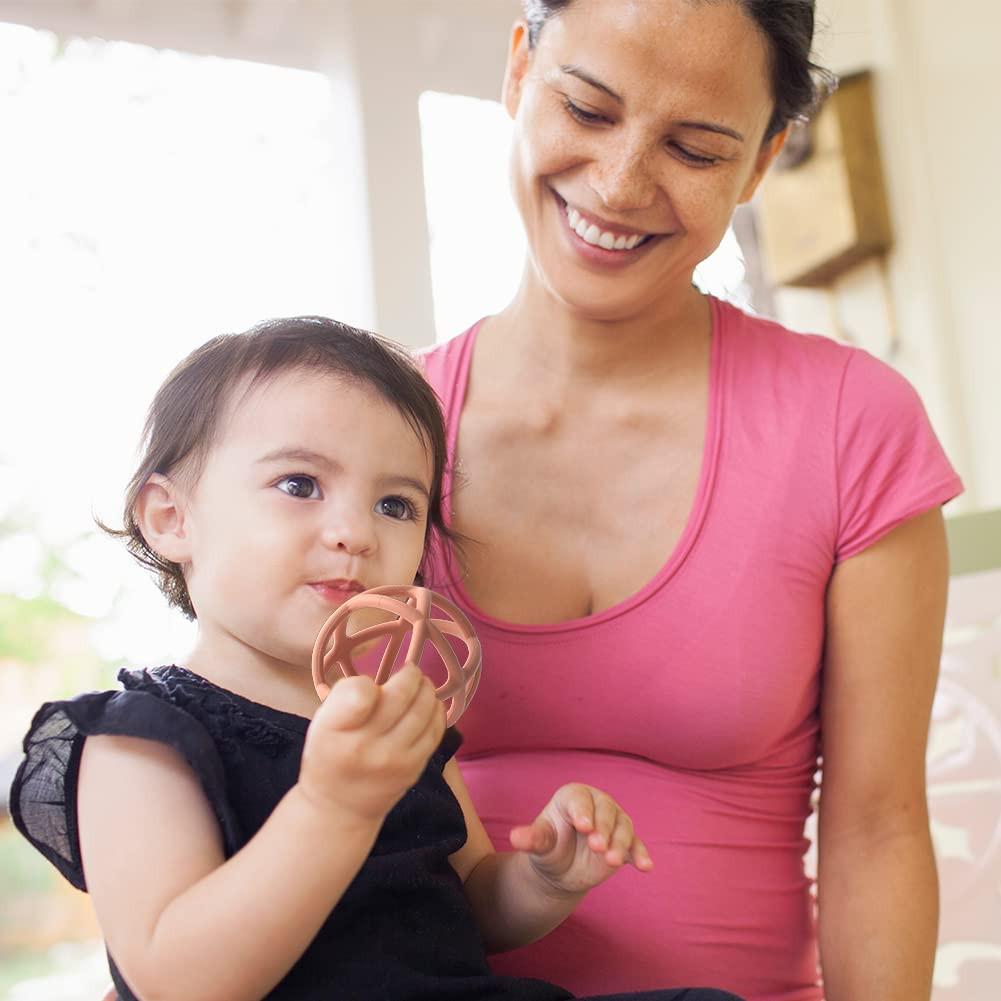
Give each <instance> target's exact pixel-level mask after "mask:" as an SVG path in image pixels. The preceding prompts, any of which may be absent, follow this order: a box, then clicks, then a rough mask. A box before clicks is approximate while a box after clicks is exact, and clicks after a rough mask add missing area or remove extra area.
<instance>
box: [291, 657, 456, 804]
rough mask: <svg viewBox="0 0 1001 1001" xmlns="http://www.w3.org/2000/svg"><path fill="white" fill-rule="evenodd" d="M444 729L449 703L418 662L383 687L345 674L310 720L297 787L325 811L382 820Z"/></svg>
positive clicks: (411, 782) (422, 765) (423, 764)
mask: <svg viewBox="0 0 1001 1001" xmlns="http://www.w3.org/2000/svg"><path fill="white" fill-rule="evenodd" d="M444 732H445V710H444V707H443V706H442V704H441V703H440V702H439V701H438V698H437V697H436V696H435V692H434V687H433V686H432V684H431V682H430V681H429V680H428V678H426V677H425V676H424V674H423V673H422V672H421V670H420V669H419V668H418V667H416V666H415V665H413V664H407V665H405V666H404V667H402V668H401V669H400V670H399V671H397V672H396V673H395V674H394V675H393V676H392V677H391V678H390V679H389V680H388V681H387V682H386V683H385V684H384V685H381V686H380V685H376V684H375V683H374V682H373V681H372V679H371V678H368V677H365V676H358V677H352V678H342V679H341V680H340V681H338V682H337V683H336V684H335V685H334V687H333V689H332V690H331V692H330V694H329V695H328V696H327V698H326V699H325V700H324V703H323V705H322V706H320V708H319V709H318V710H317V713H316V715H315V716H314V717H313V721H312V723H310V726H309V731H308V733H307V734H306V744H305V748H304V750H303V755H302V768H301V770H300V773H299V787H300V789H301V791H302V792H303V794H304V795H305V796H306V797H307V798H308V799H309V800H310V801H311V802H312V803H313V804H314V805H319V806H320V808H321V809H323V810H325V811H326V810H329V811H337V812H338V813H340V814H341V815H342V816H343V815H345V814H346V815H348V816H351V815H354V816H355V817H356V818H357V819H358V820H360V821H362V822H364V823H372V822H381V820H382V819H383V818H384V817H385V815H386V814H387V813H388V812H389V811H390V810H391V809H392V808H393V806H394V805H395V803H396V802H397V800H399V799H400V797H401V796H402V795H403V794H404V793H405V792H406V791H407V790H408V789H409V788H410V787H411V786H412V785H414V783H415V782H416V781H417V780H418V778H420V775H421V772H423V771H424V768H425V767H426V766H427V762H428V759H429V758H430V757H431V755H432V753H434V750H435V748H436V747H437V746H438V745H439V744H440V743H441V739H442V736H443V734H444Z"/></svg>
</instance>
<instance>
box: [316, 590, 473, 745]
mask: <svg viewBox="0 0 1001 1001" xmlns="http://www.w3.org/2000/svg"><path fill="white" fill-rule="evenodd" d="M362 608H378V609H381V610H382V611H384V612H389V613H391V614H392V615H394V616H395V618H393V619H391V620H390V621H388V622H379V623H376V624H375V625H373V626H366V627H365V628H363V629H359V630H358V632H356V633H352V634H350V635H349V634H348V631H347V630H348V619H349V618H350V616H351V613H352V612H355V611H358V610H359V609H362ZM434 608H440V609H441V610H442V611H444V612H445V613H447V614H448V615H449V616H451V618H437V617H433V616H432V615H431V612H432V609H434ZM408 630H410V631H412V635H411V637H410V646H409V647H408V648H407V655H406V657H405V658H404V662H413V663H414V664H419V663H420V658H421V652H422V651H423V649H424V644H425V643H426V642H427V641H428V640H430V641H431V644H432V646H433V647H434V648H435V650H437V651H438V655H439V656H440V657H441V659H442V661H443V662H444V665H445V670H446V672H447V675H448V676H447V678H446V680H445V681H444V683H443V684H441V685H439V686H438V687H437V688H436V689H435V694H436V695H437V696H438V698H439V699H441V701H442V702H446V701H448V702H449V703H450V704H449V707H448V712H447V713H446V715H445V722H446V724H447V725H448V726H451V725H452V724H453V723H455V722H456V721H457V720H458V718H459V717H460V716H461V715H462V714H463V712H465V709H466V707H467V706H468V705H469V703H470V702H471V701H472V698H473V694H474V693H475V691H476V686H477V684H478V683H479V680H480V667H481V665H482V663H483V653H482V651H481V649H480V641H479V639H477V637H476V633H475V632H474V631H473V627H472V626H471V625H470V624H469V619H467V618H466V616H465V615H463V613H462V612H461V611H460V610H459V609H458V608H456V607H455V605H453V604H452V602H450V601H449V600H448V599H447V598H443V597H442V596H441V595H440V594H435V592H434V591H429V590H428V589H427V588H426V587H416V586H414V587H408V586H406V585H397V584H389V585H387V586H385V587H373V588H370V589H369V590H368V591H362V592H361V594H356V595H355V596H354V597H353V598H349V599H348V600H347V601H345V602H344V604H343V605H341V607H340V608H338V609H337V611H335V612H334V614H333V615H331V616H330V618H329V619H327V621H326V622H325V623H324V624H323V628H322V629H321V630H320V632H319V634H318V635H317V637H316V643H315V644H314V646H313V684H314V686H315V687H316V694H317V695H319V696H320V698H321V699H325V698H326V697H327V696H328V695H329V694H330V685H329V684H328V683H327V673H328V671H329V670H330V668H331V667H332V666H333V665H334V664H336V665H337V667H339V668H340V671H341V674H342V675H343V676H344V677H345V678H350V677H352V676H353V675H357V674H358V670H357V669H356V668H355V665H354V661H353V659H352V651H353V650H354V649H355V648H356V647H358V646H361V645H362V644H365V643H371V642H372V641H373V640H376V639H379V638H380V637H382V636H389V643H388V645H387V646H386V649H385V651H384V652H383V655H382V660H381V661H380V662H379V669H378V670H377V671H376V673H375V676H374V681H375V683H376V684H377V685H381V684H383V682H385V681H386V680H387V679H388V678H389V676H390V675H391V674H392V673H393V668H394V666H395V664H396V657H397V654H398V653H399V651H400V647H401V646H402V645H403V639H404V637H405V636H406V634H407V632H408ZM446 636H456V637H458V638H459V639H460V640H462V642H463V643H464V644H465V645H466V651H467V652H466V660H465V662H464V663H463V664H461V665H460V664H459V658H458V657H457V656H456V654H455V650H454V649H453V648H452V646H451V644H450V643H449V642H448V640H447V639H446V638H445V637H446ZM328 646H329V649H328Z"/></svg>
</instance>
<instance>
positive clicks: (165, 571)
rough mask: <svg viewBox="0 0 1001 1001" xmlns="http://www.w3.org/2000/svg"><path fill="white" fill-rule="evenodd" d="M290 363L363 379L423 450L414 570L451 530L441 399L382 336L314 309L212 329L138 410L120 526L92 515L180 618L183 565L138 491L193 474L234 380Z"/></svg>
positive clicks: (255, 379) (184, 596) (260, 377)
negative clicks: (150, 528)
mask: <svg viewBox="0 0 1001 1001" xmlns="http://www.w3.org/2000/svg"><path fill="white" fill-rule="evenodd" d="M290 370H306V371H309V372H320V373H326V374H329V375H334V376H337V377H338V378H341V379H344V380H346V381H348V382H350V383H353V384H355V385H359V386H366V387H368V388H370V389H373V390H375V392H376V393H377V394H378V395H379V396H381V397H382V398H383V399H384V400H386V401H387V402H388V403H391V404H392V405H393V406H394V407H395V408H396V409H397V410H398V411H399V413H400V414H401V415H402V416H403V417H404V418H405V420H406V421H407V423H408V424H409V425H410V427H412V428H413V430H414V433H415V434H416V435H417V436H418V438H420V439H421V441H422V442H423V443H424V447H425V448H426V449H427V450H428V453H429V455H430V457H431V467H432V478H431V497H430V502H429V507H428V523H427V535H426V537H425V541H424V560H423V562H422V564H421V568H422V570H424V569H425V564H426V563H427V560H428V554H429V552H430V549H431V547H430V542H431V539H432V536H433V535H435V534H437V535H438V537H439V538H441V540H442V541H443V542H444V543H446V544H448V543H451V542H452V541H454V539H455V534H454V533H453V532H452V531H451V529H450V528H449V527H448V526H447V525H446V524H445V520H444V511H443V504H442V489H443V482H444V478H445V464H446V455H447V445H446V438H445V423H444V420H443V418H442V413H441V406H440V404H439V402H438V398H437V396H435V393H434V390H433V389H432V388H431V387H430V385H429V384H428V383H427V382H426V381H425V379H424V376H423V375H422V373H421V371H420V369H419V368H418V367H417V365H416V363H415V362H414V360H413V359H412V358H411V357H410V355H409V354H407V353H406V351H405V350H404V349H403V348H401V347H399V346H397V345H395V344H393V343H392V342H391V341H387V340H385V339H383V338H381V337H378V336H377V335H375V334H371V333H369V332H368V331H365V330H358V329H356V328H355V327H349V326H348V325H347V324H344V323H338V322H337V321H336V320H329V319H326V318H325V317H322V316H299V317H293V318H290V319H278V320H268V321H266V322H264V323H260V324H258V325H257V326H255V327H252V328H251V329H250V330H248V331H246V332H245V333H242V334H224V335H222V336H219V337H214V338H213V339H212V340H210V341H208V342H207V343H205V344H203V345H202V346H201V347H200V348H197V349H196V350H194V351H193V352H191V354H189V355H188V357H187V358H185V359H184V360H183V361H182V362H181V363H180V364H179V365H178V366H177V367H176V368H175V369H174V370H173V372H171V373H170V375H169V376H167V379H166V380H165V381H164V383H163V385H162V386H161V387H160V389H159V390H158V391H157V393H156V396H155V397H154V398H153V403H152V405H151V406H150V408H149V412H148V414H147V415H146V423H145V425H144V427H143V435H142V442H141V451H142V458H141V460H140V462H139V466H138V468H137V469H136V471H135V474H134V475H133V476H132V479H131V480H130V481H129V485H128V488H127V491H126V495H125V510H124V519H123V523H124V527H123V528H122V529H121V530H115V529H110V528H108V527H107V526H105V525H103V524H101V523H100V522H98V524H99V525H101V528H103V529H104V530H105V531H107V532H109V533H110V534H111V535H115V536H118V537H120V538H123V539H124V540H125V544H126V546H127V547H128V550H129V552H130V553H132V555H133V556H134V557H135V559H136V560H137V561H138V562H139V563H140V564H141V565H142V566H144V567H146V568H147V569H149V570H152V571H153V572H154V574H155V575H156V577H157V583H158V585H159V587H160V590H161V591H163V593H164V595H165V596H166V598H167V600H168V602H170V604H171V605H175V606H176V607H177V608H179V609H180V610H181V611H182V612H183V613H184V614H185V615H186V616H188V618H192V619H193V618H195V609H194V607H193V606H192V604H191V597H190V595H189V594H188V588H187V585H186V584H185V581H184V573H183V571H182V568H181V567H180V566H179V565H178V564H176V563H173V562H171V561H170V560H167V559H164V557H162V556H161V555H160V554H159V553H157V552H156V551H155V550H153V549H152V548H151V547H150V546H149V545H148V544H147V542H146V540H145V539H144V538H143V535H142V532H141V531H140V528H139V525H138V523H137V521H136V515H135V510H136V504H137V503H138V500H139V494H140V492H141V491H142V488H143V487H144V486H145V485H146V482H147V481H148V480H149V478H150V476H152V475H153V474H154V473H160V474H162V475H169V474H171V473H175V474H176V473H178V472H181V473H182V474H183V475H184V476H190V477H192V478H197V476H198V474H199V472H200V471H201V468H202V464H203V463H204V461H205V457H206V455H207V454H208V451H209V448H210V447H211V445H212V443H213V441H214V439H215V436H216V434H217V433H218V429H219V422H220V419H221V418H222V417H223V415H224V414H225V412H226V407H227V405H228V403H229V401H230V399H231V397H232V394H233V393H234V392H235V391H236V389H237V388H238V387H240V386H241V385H242V384H243V383H244V382H245V381H246V380H247V379H248V378H249V380H250V381H249V384H248V385H247V389H248V390H249V389H250V388H253V387H254V386H256V385H258V384H259V383H262V382H265V381H266V380H268V379H269V378H271V377H273V376H275V375H277V374H279V373H281V372H286V371H290ZM400 583H409V581H401V582H400Z"/></svg>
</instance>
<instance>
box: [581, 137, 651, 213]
mask: <svg viewBox="0 0 1001 1001" xmlns="http://www.w3.org/2000/svg"><path fill="white" fill-rule="evenodd" d="M590 182H591V189H592V190H593V191H594V193H595V194H596V195H597V196H598V198H600V199H601V203H602V205H604V206H605V207H606V208H608V209H611V210H613V211H615V212H628V211H630V210H631V209H645V208H649V207H650V205H651V204H652V202H653V200H654V197H655V195H656V191H657V186H656V183H655V181H654V178H653V176H652V175H651V173H650V163H649V160H648V151H647V150H645V149H642V148H640V147H638V146H633V145H625V146H620V147H619V148H609V149H607V150H605V151H604V155H603V156H602V157H600V158H599V159H597V160H596V161H595V162H594V163H593V164H592V167H591V178H590Z"/></svg>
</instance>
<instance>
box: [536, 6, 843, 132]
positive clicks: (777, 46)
mask: <svg viewBox="0 0 1001 1001" xmlns="http://www.w3.org/2000/svg"><path fill="white" fill-rule="evenodd" d="M573 2H574V0H522V8H523V10H524V12H525V21H526V23H527V24H528V44H529V47H534V46H535V44H536V42H537V41H538V39H539V34H540V32H541V31H542V28H543V26H544V25H545V23H546V22H547V21H548V20H549V19H550V18H552V17H557V16H558V15H559V14H561V13H562V12H563V11H564V10H566V9H567V8H568V7H569V6H570V5H571V4H572V3H573ZM691 2H694V3H707V2H708V3H712V2H717V3H718V2H730V3H735V4H737V5H738V6H740V7H742V8H743V9H744V11H745V13H746V14H747V16H748V17H750V18H751V19H752V20H753V21H754V23H755V24H756V25H757V26H758V30H759V31H760V32H761V33H762V35H764V36H765V38H766V39H768V48H769V53H770V69H771V77H772V79H771V85H772V99H773V100H774V102H775V107H774V109H773V111H772V117H771V120H770V121H769V123H768V128H767V129H766V130H765V139H771V138H772V137H773V136H776V135H778V133H779V132H781V131H782V130H783V129H784V128H785V127H786V125H788V124H789V123H790V122H793V121H801V120H804V119H806V118H808V117H809V115H810V113H811V112H812V111H813V110H814V109H815V108H816V106H817V105H818V104H819V103H820V101H821V100H823V98H824V97H826V96H827V94H829V93H830V92H831V91H832V90H833V89H834V87H835V86H836V81H837V78H836V77H835V75H834V74H833V73H831V72H830V71H829V70H826V69H824V68H823V67H821V66H818V65H817V64H816V63H814V62H812V61H811V59H810V51H811V49H812V46H813V27H814V8H815V7H816V3H815V0H691Z"/></svg>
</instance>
